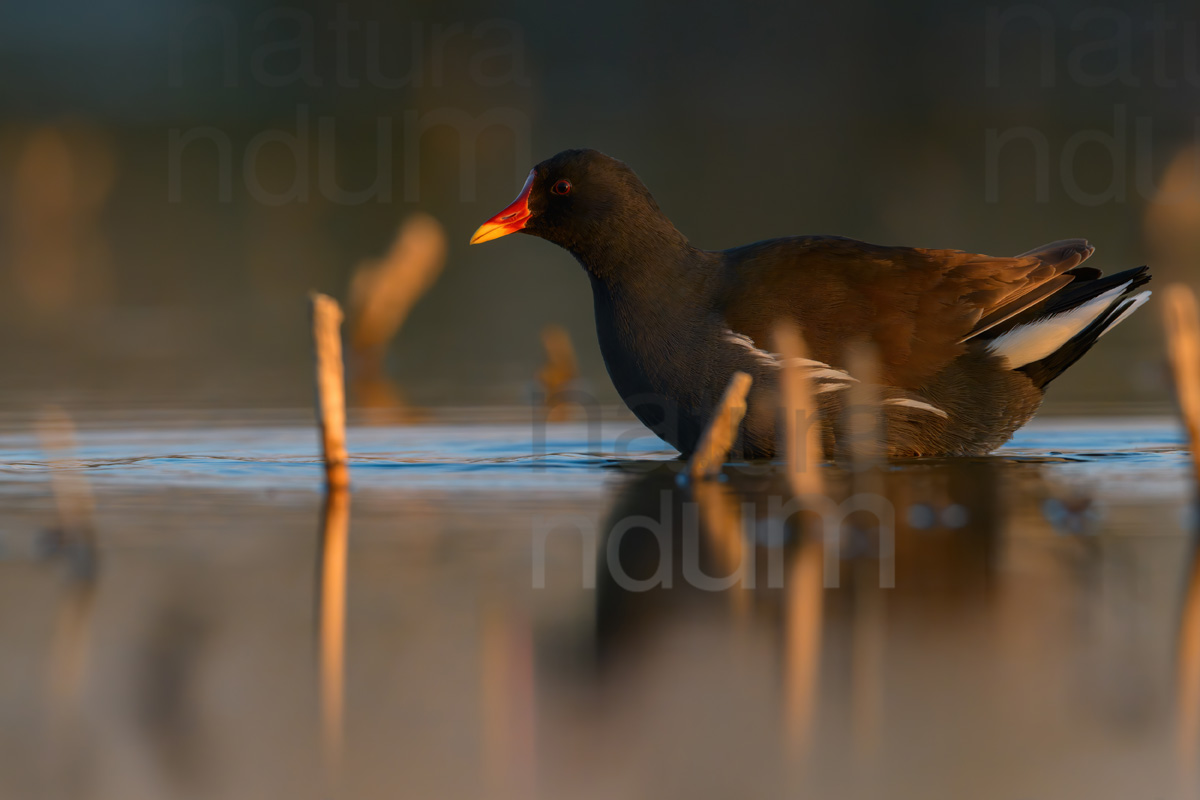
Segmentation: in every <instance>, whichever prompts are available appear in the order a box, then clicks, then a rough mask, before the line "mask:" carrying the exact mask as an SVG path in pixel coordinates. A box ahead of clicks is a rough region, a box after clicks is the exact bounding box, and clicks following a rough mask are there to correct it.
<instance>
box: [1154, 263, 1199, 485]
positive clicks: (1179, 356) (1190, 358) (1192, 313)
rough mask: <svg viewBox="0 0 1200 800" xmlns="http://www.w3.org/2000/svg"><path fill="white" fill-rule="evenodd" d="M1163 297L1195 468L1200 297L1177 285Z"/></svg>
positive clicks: (1170, 352)
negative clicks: (1199, 306)
mask: <svg viewBox="0 0 1200 800" xmlns="http://www.w3.org/2000/svg"><path fill="white" fill-rule="evenodd" d="M1163 294H1164V295H1165V296H1164V297H1163V323H1164V325H1165V326H1166V334H1167V354H1168V356H1169V357H1170V360H1171V372H1172V374H1173V375H1174V377H1175V396H1176V397H1177V398H1178V400H1179V413H1180V415H1181V416H1182V417H1183V424H1184V427H1186V428H1187V434H1188V442H1189V444H1190V446H1191V449H1192V463H1193V467H1194V466H1195V462H1196V453H1197V452H1198V451H1200V313H1197V310H1196V295H1195V293H1194V292H1192V290H1191V289H1190V288H1188V287H1187V286H1184V285H1183V284H1180V283H1173V284H1171V285H1170V286H1168V287H1167V289H1166V291H1165V292H1164V293H1163Z"/></svg>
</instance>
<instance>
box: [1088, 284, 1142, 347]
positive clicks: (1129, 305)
mask: <svg viewBox="0 0 1200 800" xmlns="http://www.w3.org/2000/svg"><path fill="white" fill-rule="evenodd" d="M1151 294H1153V292H1151V291H1150V290H1148V289H1147V290H1146V291H1144V292H1141V293H1140V294H1135V295H1134V296H1133V297H1130V298H1129V299H1127V300H1124V301H1122V303H1121V313H1120V314H1118V315H1117V318H1116V319H1114V320H1113V321H1112V322H1110V323H1108V327H1107V328H1105V329H1104V330H1102V331H1100V336H1097V337H1096V338H1097V339H1099V338H1101V337H1102V336H1104V334H1106V333H1108V332H1109V331H1111V330H1112V329H1113V328H1115V327H1117V326H1118V325H1120V324H1121V323H1122V322H1124V321H1125V318H1126V317H1128V316H1129V315H1130V314H1132V313H1133V312H1135V311H1137V310H1138V309H1139V308H1141V307H1142V304H1143V303H1145V302H1146V301H1147V300H1149V299H1150V295H1151Z"/></svg>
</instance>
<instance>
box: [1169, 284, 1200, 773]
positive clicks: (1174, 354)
mask: <svg viewBox="0 0 1200 800" xmlns="http://www.w3.org/2000/svg"><path fill="white" fill-rule="evenodd" d="M1164 295H1165V296H1164V298H1163V300H1164V303H1163V323H1164V325H1165V328H1166V335H1167V354H1168V356H1169V358H1170V361H1171V372H1172V374H1173V375H1174V378H1175V395H1176V397H1177V398H1178V402H1179V412H1180V415H1181V416H1182V417H1183V424H1184V427H1185V428H1186V429H1187V434H1188V442H1189V446H1190V447H1191V451H1192V466H1193V470H1197V467H1196V454H1197V452H1200V312H1198V311H1197V305H1196V295H1195V293H1193V292H1192V290H1191V289H1190V288H1189V287H1187V286H1184V285H1183V284H1178V283H1175V284H1171V285H1170V286H1168V287H1167V289H1166V291H1165V292H1164ZM1196 474H1197V475H1200V470H1197V471H1196ZM1192 559H1193V560H1192V569H1191V572H1190V574H1189V578H1188V586H1187V592H1186V593H1185V595H1184V604H1183V611H1182V613H1181V614H1180V620H1179V642H1178V647H1177V650H1176V658H1177V662H1178V664H1177V667H1178V674H1177V686H1176V691H1177V695H1178V703H1179V732H1178V748H1179V763H1180V767H1181V773H1182V774H1181V777H1182V778H1183V780H1184V781H1186V782H1188V783H1194V780H1195V777H1196V772H1197V766H1196V760H1197V757H1198V754H1197V747H1198V746H1200V553H1196V552H1193V555H1192Z"/></svg>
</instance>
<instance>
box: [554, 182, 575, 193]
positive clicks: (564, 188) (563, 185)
mask: <svg viewBox="0 0 1200 800" xmlns="http://www.w3.org/2000/svg"><path fill="white" fill-rule="evenodd" d="M550 191H552V192H554V193H555V194H570V193H571V182H570V181H566V180H563V181H559V182H558V183H556V184H554V186H553V187H552V188H551V189H550Z"/></svg>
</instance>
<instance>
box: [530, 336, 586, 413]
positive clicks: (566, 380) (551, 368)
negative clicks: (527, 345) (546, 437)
mask: <svg viewBox="0 0 1200 800" xmlns="http://www.w3.org/2000/svg"><path fill="white" fill-rule="evenodd" d="M542 346H543V347H544V348H545V349H546V365H545V366H544V367H542V368H541V369H540V370H538V374H537V378H538V382H539V383H541V384H542V391H543V393H544V397H545V400H544V402H545V404H546V419H547V420H549V421H551V422H561V421H562V420H566V419H570V416H571V406H569V405H568V404H567V403H566V402H565V400H566V397H565V393H566V390H567V387H568V386H570V385H571V382H572V381H574V380H575V379H576V378H578V377H579V366H578V362H577V361H576V359H575V348H574V347H573V346H572V345H571V336H570V334H568V333H567V331H566V329H565V328H563V327H562V326H561V325H547V326H546V327H544V328H542Z"/></svg>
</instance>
